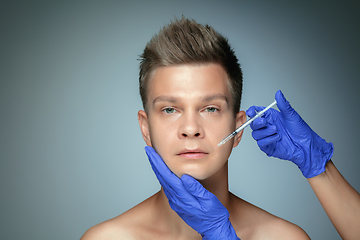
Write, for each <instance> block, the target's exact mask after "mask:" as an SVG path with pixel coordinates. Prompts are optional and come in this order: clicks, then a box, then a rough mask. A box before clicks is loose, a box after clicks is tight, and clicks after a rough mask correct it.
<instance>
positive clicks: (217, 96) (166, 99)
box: [153, 93, 229, 105]
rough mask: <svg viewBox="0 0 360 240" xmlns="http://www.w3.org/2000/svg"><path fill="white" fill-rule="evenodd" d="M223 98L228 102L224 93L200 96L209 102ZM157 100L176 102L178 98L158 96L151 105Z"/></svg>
mask: <svg viewBox="0 0 360 240" xmlns="http://www.w3.org/2000/svg"><path fill="white" fill-rule="evenodd" d="M218 99H220V100H224V101H225V102H226V103H227V104H229V100H228V98H227V97H226V96H225V95H224V94H221V93H219V94H212V95H207V96H204V97H202V98H201V101H202V102H211V101H213V100H218ZM157 102H169V103H177V102H179V99H178V98H175V97H171V96H163V95H162V96H158V97H156V98H155V99H154V101H153V105H155V104H156V103H157Z"/></svg>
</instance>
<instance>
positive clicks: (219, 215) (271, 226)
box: [82, 18, 309, 240]
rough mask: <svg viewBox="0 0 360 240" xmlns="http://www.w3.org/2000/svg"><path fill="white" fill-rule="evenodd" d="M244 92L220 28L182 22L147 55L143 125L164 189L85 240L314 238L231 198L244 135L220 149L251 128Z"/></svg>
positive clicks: (172, 26)
mask: <svg viewBox="0 0 360 240" xmlns="http://www.w3.org/2000/svg"><path fill="white" fill-rule="evenodd" d="M241 92H242V73H241V69H240V66H239V64H238V61H237V58H236V56H235V55H234V52H233V51H232V50H231V48H230V46H229V44H228V42H227V40H226V39H225V38H224V37H223V36H221V35H220V34H219V33H217V32H216V31H215V30H214V29H213V28H211V27H209V26H203V25H200V24H198V23H196V22H194V21H192V20H187V19H184V18H182V19H181V20H175V21H174V22H172V23H171V24H170V25H168V26H166V27H164V29H162V30H161V31H160V32H159V34H158V35H155V36H154V37H153V38H152V40H151V41H150V42H149V43H148V44H147V46H146V48H145V50H144V53H143V54H142V62H141V65H140V94H141V97H142V101H143V106H144V111H143V110H140V111H139V113H138V120H139V124H140V128H141V132H142V135H143V138H144V140H145V142H146V144H147V145H148V147H146V152H147V155H148V157H149V160H150V163H151V165H152V168H153V170H154V172H155V174H156V176H157V178H158V180H159V182H160V184H161V186H162V188H161V190H160V191H159V192H158V193H156V194H155V195H153V196H152V197H150V198H148V199H147V200H145V201H143V202H142V203H140V204H139V205H137V206H135V207H134V208H132V209H130V210H128V211H127V212H125V213H123V214H121V215H120V216H118V217H115V218H113V219H111V220H108V221H106V222H103V223H101V224H99V225H96V226H94V227H92V228H91V229H89V230H88V231H87V232H86V233H85V234H84V236H83V237H82V239H83V240H91V239H202V238H203V239H239V238H240V239H277V240H278V239H309V237H308V236H307V234H306V233H305V232H304V231H303V230H302V229H301V228H299V227H298V226H296V225H294V224H292V223H290V222H287V221H285V220H283V219H280V218H278V217H276V216H274V215H272V214H270V213H268V212H266V211H264V210H262V209H260V208H258V207H256V206H254V205H252V204H250V203H248V202H246V201H244V200H242V199H241V198H239V197H237V196H235V195H233V194H232V193H231V192H229V189H228V158H229V156H230V154H231V151H232V148H234V147H236V146H237V145H238V144H239V142H240V140H241V136H242V132H240V133H239V134H237V135H236V136H235V137H234V138H233V139H232V140H231V141H229V142H227V143H226V144H225V145H223V146H221V147H216V146H217V144H218V143H219V142H220V141H221V140H222V139H223V138H224V137H225V136H227V135H228V134H229V133H231V132H233V131H234V130H235V129H236V128H237V127H239V126H240V125H241V124H243V123H244V122H245V121H246V115H245V112H243V111H240V112H239V108H240V99H241Z"/></svg>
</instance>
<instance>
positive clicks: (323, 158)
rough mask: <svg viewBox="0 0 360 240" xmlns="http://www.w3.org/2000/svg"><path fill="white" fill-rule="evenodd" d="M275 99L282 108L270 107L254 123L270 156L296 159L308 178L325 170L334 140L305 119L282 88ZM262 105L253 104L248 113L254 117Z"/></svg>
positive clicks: (254, 136)
mask: <svg viewBox="0 0 360 240" xmlns="http://www.w3.org/2000/svg"><path fill="white" fill-rule="evenodd" d="M275 100H276V101H277V106H278V108H279V110H280V112H279V111H277V110H275V109H269V110H268V111H266V112H265V113H264V115H263V116H262V117H261V118H258V119H256V120H255V121H254V122H253V123H252V124H251V125H250V126H251V129H252V130H253V132H252V136H253V138H254V139H255V140H256V141H257V143H258V145H259V147H260V149H261V150H262V151H263V152H265V153H266V154H267V155H268V156H271V157H277V158H280V159H284V160H290V161H292V162H293V163H295V164H296V165H297V166H298V167H299V169H300V170H301V172H302V174H303V175H304V176H305V177H306V178H311V177H315V176H317V175H319V174H320V173H322V172H324V171H325V165H326V163H327V162H328V161H329V160H330V159H331V156H332V154H333V151H334V148H333V144H332V143H327V142H326V141H325V140H324V139H322V138H321V137H319V135H317V134H316V133H315V132H314V131H313V130H312V129H311V128H310V127H309V126H308V125H307V124H306V122H304V120H303V119H302V118H301V117H300V115H299V114H298V113H297V112H296V111H295V110H294V109H293V108H292V107H291V106H290V104H289V102H288V101H286V99H285V97H284V95H283V93H282V92H281V91H280V90H279V91H277V92H276V94H275ZM262 109H264V108H263V107H256V106H252V107H250V108H249V109H248V110H247V111H246V114H247V115H248V116H249V117H253V116H255V114H256V111H257V112H258V111H261V110H262Z"/></svg>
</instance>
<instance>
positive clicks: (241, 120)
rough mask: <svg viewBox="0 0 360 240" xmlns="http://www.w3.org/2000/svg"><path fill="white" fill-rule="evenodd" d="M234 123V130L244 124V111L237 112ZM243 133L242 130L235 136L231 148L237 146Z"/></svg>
mask: <svg viewBox="0 0 360 240" xmlns="http://www.w3.org/2000/svg"><path fill="white" fill-rule="evenodd" d="M235 121H236V128H238V127H240V126H241V125H242V124H244V123H245V122H246V113H245V112H244V111H240V112H238V113H237V114H236V117H235ZM243 132H244V130H241V131H240V132H239V133H238V134H236V135H235V137H234V144H233V148H234V147H236V146H237V145H238V144H239V142H240V140H241V138H242V135H243Z"/></svg>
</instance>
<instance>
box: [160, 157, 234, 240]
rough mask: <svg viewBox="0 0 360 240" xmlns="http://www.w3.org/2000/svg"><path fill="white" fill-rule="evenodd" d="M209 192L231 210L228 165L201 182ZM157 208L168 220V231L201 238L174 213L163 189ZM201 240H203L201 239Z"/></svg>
mask: <svg viewBox="0 0 360 240" xmlns="http://www.w3.org/2000/svg"><path fill="white" fill-rule="evenodd" d="M199 182H200V183H201V184H202V185H203V186H204V187H205V188H206V189H207V190H208V191H210V192H211V193H213V194H214V195H215V196H216V197H217V198H218V199H219V200H220V202H221V203H222V204H223V205H224V206H225V207H226V208H227V209H230V208H231V201H230V200H231V198H230V195H231V194H230V192H229V189H228V169H227V164H226V166H224V167H223V169H221V170H220V171H219V172H217V173H215V174H214V175H212V176H211V177H210V178H207V179H205V180H201V181H199ZM157 195H158V197H157V200H156V202H157V208H158V209H159V210H160V209H161V210H160V211H159V214H161V215H163V219H166V221H167V223H166V224H167V225H168V229H172V230H173V231H174V233H176V234H178V236H179V235H180V234H181V235H187V236H193V237H191V239H196V237H199V235H198V233H197V232H196V231H195V230H193V229H192V228H191V227H189V225H187V224H186V223H185V222H184V221H183V220H182V219H181V218H180V217H179V215H178V214H177V213H176V212H175V211H173V210H172V209H171V207H170V205H169V201H168V199H167V197H166V195H165V193H164V190H163V189H162V188H161V191H160V192H159V193H158V194H157ZM188 239H190V238H188ZM200 239H201V238H200Z"/></svg>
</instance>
